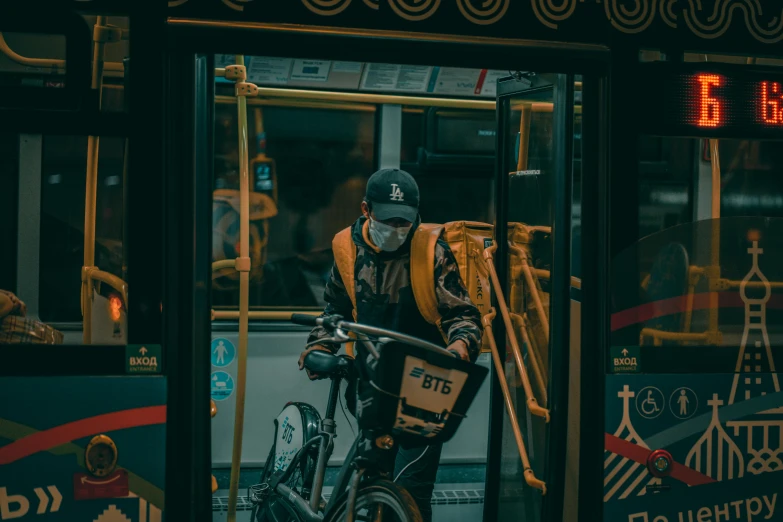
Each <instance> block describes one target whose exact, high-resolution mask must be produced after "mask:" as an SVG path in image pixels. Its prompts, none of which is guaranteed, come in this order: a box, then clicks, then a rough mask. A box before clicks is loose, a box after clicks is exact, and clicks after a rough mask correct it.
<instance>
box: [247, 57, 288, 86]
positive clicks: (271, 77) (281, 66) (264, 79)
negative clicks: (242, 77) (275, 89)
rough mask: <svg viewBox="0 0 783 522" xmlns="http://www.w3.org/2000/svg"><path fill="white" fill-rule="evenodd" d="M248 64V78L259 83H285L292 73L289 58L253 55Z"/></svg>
mask: <svg viewBox="0 0 783 522" xmlns="http://www.w3.org/2000/svg"><path fill="white" fill-rule="evenodd" d="M249 61H250V63H249V64H248V66H247V80H248V81H249V82H251V83H255V84H257V85H264V84H266V85H270V84H273V85H285V84H286V83H288V75H289V74H290V73H291V62H292V61H293V60H291V59H289V58H269V57H267V56H253V57H252V58H250V60H249Z"/></svg>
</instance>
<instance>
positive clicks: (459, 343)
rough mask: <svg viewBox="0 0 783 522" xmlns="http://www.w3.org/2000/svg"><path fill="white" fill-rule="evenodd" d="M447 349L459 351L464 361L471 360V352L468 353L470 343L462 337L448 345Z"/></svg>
mask: <svg viewBox="0 0 783 522" xmlns="http://www.w3.org/2000/svg"><path fill="white" fill-rule="evenodd" d="M446 349H447V350H451V351H453V352H457V353H458V354H459V357H460V359H462V360H463V361H469V360H470V353H468V343H466V342H465V341H463V340H462V339H457V340H456V341H454V342H453V343H451V344H450V345H448V346H447V347H446Z"/></svg>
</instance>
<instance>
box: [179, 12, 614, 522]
mask: <svg viewBox="0 0 783 522" xmlns="http://www.w3.org/2000/svg"><path fill="white" fill-rule="evenodd" d="M168 24H169V26H168V42H169V48H168V51H169V64H170V65H169V67H170V71H169V78H170V81H171V83H172V87H171V88H170V91H171V92H176V91H177V88H175V87H174V85H178V86H180V87H182V88H183V89H184V91H179V93H180V98H181V97H182V93H183V92H185V93H187V95H188V96H191V95H192V94H194V93H195V91H192V89H193V87H192V85H190V86H189V85H188V81H189V78H194V75H195V70H194V67H193V66H192V65H190V64H191V63H192V62H193V60H194V57H195V56H196V53H205V54H207V53H209V54H212V53H230V54H236V53H241V54H246V55H254V54H255V55H263V54H265V53H266V52H268V49H270V48H275V49H279V50H280V53H282V54H281V55H280V56H284V57H292V58H302V57H307V58H311V59H329V60H335V59H337V60H351V61H369V62H380V63H396V61H399V56H403V55H404V56H407V57H408V58H406V63H411V64H420V65H432V64H438V65H441V66H455V67H456V66H461V67H467V66H470V65H474V66H481V67H484V68H496V69H501V70H502V69H504V68H507V67H508V65H509V64H514V66H516V64H524V66H525V67H529V68H530V70H535V71H538V72H550V71H551V72H560V73H563V72H564V73H566V74H568V77H569V78H570V79H571V80H573V74H576V73H581V74H583V75H586V76H584V77H585V78H586V79H588V83H590V85H593V87H590V89H595V88H596V87H594V86H595V85H598V83H597V82H598V81H599V79H601V78H604V77H605V75H606V73H607V70H608V68H607V63H608V61H607V55H606V53H605V50H597V49H596V48H595V47H590V48H585V49H582V50H580V49H579V46H573V47H572V48H561V49H557V50H555V49H551V48H547V45H546V44H545V43H542V46H541V47H536V46H534V45H517V44H513V43H511V44H506V45H504V44H503V43H502V42H499V41H489V40H487V41H486V43H476V42H475V41H472V42H469V43H467V44H466V43H465V42H462V41H461V39H460V37H459V36H454V37H451V36H449V37H448V38H446V37H444V39H443V41H428V40H421V39H419V38H417V36H416V34H415V33H400V34H396V35H395V36H393V37H389V36H388V35H384V37H374V35H373V34H372V31H368V32H367V33H368V34H366V35H363V36H361V37H357V36H356V35H354V34H351V33H350V32H348V31H346V32H345V33H341V32H340V31H337V30H335V31H333V32H330V33H319V32H317V31H316V32H313V31H308V30H307V28H306V27H303V28H302V29H301V31H296V30H291V29H290V28H289V29H287V30H285V31H284V30H280V29H278V28H276V27H275V26H274V25H264V24H258V25H257V26H256V25H253V24H242V25H241V26H239V25H234V24H231V23H228V22H202V21H199V20H188V19H170V20H169V21H168ZM406 51H409V52H406ZM183 63H184V64H188V65H181V64H183ZM178 64H179V65H178ZM571 85H572V87H571V88H570V90H571V92H572V91H573V81H571ZM210 88H211V87H205V89H203V90H200V91H198V93H199V94H198V95H197V98H198V99H201V100H204V101H206V102H207V103H210V104H211V103H213V101H212V99H211V96H212V94H213V91H210V90H209V89H210ZM559 93H560V95H562V96H570V97H571V98H573V96H572V95H569V94H568V93H567V92H566V91H564V90H563V88H562V87H561V90H560V91H559ZM173 96H174V94H172V97H173ZM172 101H174V102H176V100H175V99H173V98H172ZM195 101H196V100H195V99H191V98H188V101H187V104H186V105H185V104H183V103H179V104H178V105H176V104H174V105H173V106H171V107H170V108H169V112H168V116H167V118H169V119H168V120H167V121H168V122H169V124H170V125H174V126H176V124H175V123H174V122H175V121H177V120H180V119H182V118H184V119H185V121H188V122H189V123H188V127H187V128H186V129H182V130H185V131H186V134H181V133H179V134H177V135H178V136H179V138H178V139H179V140H180V141H181V145H180V146H178V147H177V148H176V154H177V155H179V156H180V157H183V158H192V157H195V156H196V155H197V154H199V149H198V148H197V136H195V135H193V134H192V133H191V131H192V130H193V128H194V127H193V126H195V125H197V123H196V118H194V117H193V116H192V115H190V114H187V111H190V112H193V111H196V110H197V103H196V105H193V102H195ZM569 106H570V107H572V106H573V102H572V103H571V104H569ZM568 112H569V114H565V113H562V114H561V113H559V114H558V115H557V117H558V118H561V119H563V120H564V122H563V123H564V124H567V125H571V124H568V123H566V120H567V121H570V122H573V115H572V112H573V111H568ZM591 121H594V120H591ZM594 123H595V124H594V125H593V126H591V127H589V128H597V121H594ZM586 128H587V127H586ZM205 132H206V131H205ZM209 132H211V130H210V131H209ZM169 136H172V138H171V139H172V140H173V139H174V138H173V135H172V134H169ZM571 136H572V133H571V132H567V133H565V134H563V136H562V137H561V138H560V141H561V143H562V146H563V147H565V149H563V154H561V156H562V157H564V158H565V157H570V152H567V151H570V150H571V144H566V143H565V138H566V137H568V138H569V139H570V138H571ZM209 139H210V142H207V143H205V144H204V145H205V146H204V147H202V149H203V150H207V151H209V154H210V156H209V157H210V158H211V154H212V152H211V150H212V143H211V136H210V138H209ZM207 163H209V164H210V165H211V160H208V161H207ZM170 165H171V164H170ZM172 166H173V165H172ZM194 167H195V164H193V163H190V161H189V160H188V161H187V162H183V163H182V164H180V165H179V166H178V167H177V168H182V169H184V171H183V172H180V173H179V174H177V175H176V177H178V178H179V179H184V178H185V177H186V175H187V169H188V168H190V169H191V173H192V169H193V168H194ZM170 168H171V167H170ZM210 168H211V167H210ZM558 168H559V169H560V170H561V171H563V172H565V171H566V170H565V169H567V170H568V171H569V172H570V170H571V161H570V159H569V160H567V161H565V162H564V163H563V164H562V165H561V166H559V167H558ZM597 168H598V167H597V166H596V167H595V169H588V168H585V180H587V179H588V178H590V179H593V178H595V177H597V173H596V172H594V171H596V170H597ZM587 171H590V172H589V174H588V172H587ZM169 176H172V173H171V172H170V173H169ZM209 176H210V179H211V173H210V174H209ZM201 183H203V182H197V183H196V186H192V185H187V188H188V190H195V192H193V193H192V194H193V197H194V198H195V201H197V202H198V203H197V204H196V205H195V206H194V207H193V208H190V209H188V210H187V212H190V211H192V210H197V211H200V212H205V213H206V215H209V213H210V210H209V208H208V201H209V200H208V198H209V197H210V196H209V194H208V188H205V187H204V186H203V185H202V184H201ZM561 186H562V185H561ZM569 187H570V185H569ZM569 187H566V190H567V193H566V192H563V193H562V194H561V198H560V199H559V203H558V207H557V209H558V212H559V214H560V217H559V218H558V221H557V224H558V225H557V226H558V230H560V229H563V230H564V231H565V234H564V235H562V234H559V237H560V239H559V240H558V245H559V246H558V248H559V249H561V251H560V254H559V256H560V258H562V259H566V261H565V268H564V269H563V270H560V266H561V265H560V264H558V265H557V266H558V268H557V271H558V272H560V271H562V272H563V274H564V275H563V276H562V277H563V280H562V281H560V282H559V283H558V286H557V289H558V291H559V292H561V293H563V292H564V295H565V296H566V297H565V299H566V300H567V299H569V297H568V295H569V294H568V292H569V291H570V279H569V275H570V270H568V267H569V265H570V260H568V252H569V250H570V203H571V201H570V193H571V192H570V188H569ZM205 191H206V192H205ZM504 191H505V189H504V188H503V186H502V184H500V183H499V184H498V185H497V187H496V196H497V200H496V203H497V205H498V211H497V212H498V216H499V217H500V216H505V215H506V213H507V207H504V203H503V198H502V197H500V195H501V194H504V193H505V192H504ZM184 210H185V209H183V211H184ZM186 215H189V216H193V214H192V213H188V214H186ZM564 224H565V226H564ZM195 226H196V228H195V229H193V230H192V232H193V233H194V234H193V235H194V236H195V237H196V238H197V239H195V242H196V243H198V242H199V241H205V242H206V241H210V240H211V233H210V228H209V224H208V223H206V222H204V221H203V220H199V222H198V223H196V224H195ZM497 226H498V229H497V231H496V232H497V234H498V237H502V236H501V235H500V234H503V233H504V232H503V230H501V228H502V229H505V228H506V226H505V221H504V220H503V219H499V220H498V221H497ZM590 226H591V225H589V224H587V223H585V227H586V228H589V227H590ZM190 232H191V230H189V231H188V233H190ZM194 248H196V249H198V250H200V251H201V250H203V246H202V247H194ZM503 248H504V251H507V248H506V247H503ZM204 259H205V260H208V256H207V255H205V256H204ZM496 259H497V260H498V268H499V274H505V271H504V269H503V263H505V262H506V261H505V256H504V255H497V257H496ZM187 262H188V263H190V264H192V263H193V258H190V257H188V258H187ZM561 262H562V261H561ZM196 274H198V277H197V278H196V279H197V281H200V280H202V279H201V278H204V277H206V279H203V280H204V281H206V282H207V283H206V284H207V287H208V286H209V283H208V281H209V278H208V274H209V272H208V267H207V266H201V265H199V266H198V267H197V271H194V272H193V275H196ZM584 274H585V278H589V277H592V276H591V275H590V274H591V273H590V272H588V271H585V272H584ZM184 282H185V279H184V278H183V279H182V283H183V284H184ZM202 302H203V301H202ZM194 303H195V302H194ZM191 311H192V312H193V313H194V314H195V315H194V316H193V317H194V319H195V318H198V320H203V323H202V324H203V325H206V328H201V327H199V328H198V329H196V330H195V334H197V337H194V338H193V341H194V343H193V344H192V352H191V353H190V354H189V357H190V358H191V359H192V361H193V362H191V363H190V364H189V365H185V364H184V363H183V365H182V367H181V369H180V371H181V373H180V374H179V375H180V378H181V379H182V380H183V381H187V383H188V387H189V390H190V391H191V392H192V393H191V395H190V397H191V398H190V399H189V400H190V401H191V402H190V403H189V405H188V409H189V410H190V412H192V414H193V415H194V417H192V418H191V419H190V422H192V426H193V427H194V430H193V431H194V432H196V433H194V434H193V435H192V436H191V442H192V444H193V447H194V448H195V447H201V448H204V449H205V451H204V452H202V453H194V454H193V458H194V459H196V460H197V461H198V464H197V465H194V466H191V467H189V470H190V471H193V472H195V471H196V469H195V468H198V467H199V466H202V467H203V469H199V470H198V473H197V474H192V475H190V476H185V477H184V480H185V481H187V482H188V486H187V487H189V488H190V490H191V492H192V494H193V495H194V497H192V498H195V496H197V495H203V496H205V497H206V498H209V486H208V483H209V469H210V466H211V463H210V462H209V451H208V448H209V445H208V444H209V435H208V432H209V419H208V417H206V413H204V414H203V415H204V419H202V420H197V419H196V418H195V417H196V416H197V415H199V414H201V412H202V411H203V412H206V411H208V404H209V354H208V353H207V350H208V349H209V348H208V347H209V335H210V332H209V324H210V323H209V318H208V311H209V307H208V306H206V305H204V306H203V308H201V309H198V310H197V309H192V310H191ZM205 313H206V314H207V315H205ZM556 319H557V322H556V323H555V324H558V325H560V324H563V321H565V323H564V324H565V327H559V328H558V330H559V333H558V334H557V335H556V336H555V339H556V340H557V342H558V343H561V344H562V343H563V342H565V343H566V350H567V348H568V347H567V343H568V334H567V331H568V311H566V312H565V313H563V312H562V311H558V312H557V315H556ZM500 328H501V330H498V333H497V335H498V336H500V335H504V334H503V330H502V326H501V327H500ZM561 362H562V364H561V365H558V367H559V370H558V372H562V371H563V369H565V371H566V374H565V376H564V377H561V376H558V377H557V380H556V381H555V382H561V383H566V385H567V382H568V380H567V360H565V361H562V360H561ZM558 375H560V374H558ZM182 386H185V384H184V383H183V384H182ZM497 387H498V386H497V384H495V385H494V386H493V388H492V391H491V397H492V399H491V407H490V426H489V439H490V440H489V447H490V449H489V454H488V460H487V471H486V487H485V492H486V493H485V508H484V520H485V521H495V520H497V517H498V502H499V482H500V481H499V479H500V457H501V455H500V444H499V440H500V430H501V429H502V423H503V415H504V411H503V403H502V396H501V395H500V391H499V389H496V388H497ZM561 387H562V386H561ZM554 391H555V393H556V394H559V395H562V394H561V390H554ZM566 391H567V388H566ZM560 404H561V407H562V404H563V403H562V402H561V403H560ZM565 422H566V418H565V417H563V419H562V420H561V421H559V422H558V424H556V425H555V426H553V431H554V432H555V433H556V434H557V433H560V432H562V433H561V434H559V435H557V441H556V447H561V446H564V444H565V432H564V431H563V430H564V429H565V427H566V426H565V424H563V423H565ZM561 424H562V427H561ZM202 430H203V431H205V432H206V434H204V433H202V434H198V433H197V432H200V431H202ZM548 458H549V460H550V461H551V466H548V467H551V469H552V470H560V469H561V468H562V467H563V465H564V455H563V456H561V455H559V454H556V453H555V454H552V455H551V456H549V457H548ZM552 474H553V478H552V479H551V480H553V483H558V484H560V489H561V493H560V494H559V495H558V494H557V493H555V492H554V491H553V493H552V494H551V496H550V495H549V494H548V495H547V497H549V498H550V499H551V501H548V503H547V506H546V508H545V516H547V517H550V518H548V519H547V520H552V521H555V520H556V518H555V517H556V513H557V512H560V511H562V505H561V504H562V502H557V501H556V497H557V496H559V497H561V498H562V483H561V482H562V480H561V479H556V478H554V476H555V475H558V476H560V477H562V475H563V474H562V472H557V471H553V472H552ZM191 477H192V478H191ZM181 487H183V488H184V487H186V486H185V485H181ZM197 502H198V503H199V505H198V509H196V510H195V511H194V512H193V513H192V514H193V517H191V518H190V519H191V520H210V519H211V512H210V513H209V515H207V514H206V512H205V510H206V509H207V506H206V503H202V501H201V500H198V501H197ZM558 506H559V507H558ZM196 513H198V515H199V517H196ZM201 517H203V518H201ZM585 520H588V519H585Z"/></svg>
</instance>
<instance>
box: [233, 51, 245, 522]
mask: <svg viewBox="0 0 783 522" xmlns="http://www.w3.org/2000/svg"><path fill="white" fill-rule="evenodd" d="M236 64H237V65H242V66H244V65H245V58H244V56H243V55H237V57H236ZM243 81H244V79H243ZM237 94H238V99H237V112H238V114H237V115H238V122H239V245H240V246H239V256H240V259H239V260H238V262H237V270H239V350H238V354H237V356H238V357H237V359H238V361H237V388H236V396H237V399H236V413H235V416H234V447H233V455H232V457H231V483H230V485H229V491H228V522H236V516H237V493H238V491H239V468H240V464H241V461H242V432H243V429H244V421H245V377H246V375H247V329H248V294H249V289H248V284H249V279H248V278H249V276H250V193H249V191H250V182H249V176H248V153H247V148H248V145H247V99H246V98H245V96H244V95H243V94H239V93H237Z"/></svg>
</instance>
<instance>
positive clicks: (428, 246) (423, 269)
mask: <svg viewBox="0 0 783 522" xmlns="http://www.w3.org/2000/svg"><path fill="white" fill-rule="evenodd" d="M351 233H352V232H351V227H348V228H346V229H343V230H342V231H340V232H339V233H338V234H337V235H336V236H335V237H334V240H333V241H332V250H333V253H334V259H335V264H336V265H337V269H338V271H339V272H340V277H341V278H342V280H343V284H344V285H345V289H346V291H347V293H348V296H349V297H350V299H351V303H352V304H353V318H354V320H356V292H355V288H354V286H355V285H354V266H355V262H356V245H355V244H354V242H353V238H352V237H351ZM547 233H548V229H547V228H546V227H531V226H528V225H526V224H524V223H509V224H508V239H509V247H510V256H509V265H510V267H509V269H510V273H509V275H510V284H509V292H508V300H509V302H508V308H509V312H510V315H511V319H512V322H513V326H514V333H515V335H516V337H517V338H518V339H522V340H523V342H524V343H525V344H527V345H528V346H529V348H530V352H531V354H532V358H533V360H531V364H532V366H533V368H532V369H533V374H534V381H535V382H536V385H537V387H538V389H539V391H540V393H541V395H542V397H543V400H542V404H546V377H545V375H546V360H547V357H548V343H549V339H548V337H549V332H548V331H547V330H548V315H549V295H548V294H547V293H545V292H543V290H542V288H541V284H540V282H539V279H538V272H539V271H538V270H536V269H535V268H534V267H533V265H534V260H533V254H532V251H531V243H532V241H533V238H534V237H535V236H536V235H539V234H547ZM493 236H494V226H493V225H490V224H487V223H479V222H475V221H452V222H449V223H444V224H434V223H426V224H421V225H419V227H418V228H417V229H416V232H415V233H414V235H413V239H412V240H411V261H410V270H411V286H412V289H413V296H414V298H415V299H416V305H417V306H418V308H419V312H420V313H421V315H422V316H423V317H424V318H425V319H426V320H427V322H429V323H430V324H434V325H437V326H438V329H439V330H440V331H441V335H443V337H444V340H446V335H445V332H443V330H442V329H441V328H440V320H441V316H440V314H439V313H438V300H437V296H436V294H435V285H434V279H435V243H436V242H437V241H438V239H439V238H442V239H444V240H445V241H446V242H447V243H448V245H449V247H450V248H451V251H452V253H453V254H454V257H455V259H456V260H457V265H458V266H459V271H460V276H461V277H462V281H463V282H464V283H465V286H466V287H467V289H468V294H469V295H470V299H471V301H473V303H474V304H475V305H476V307H477V308H478V309H479V312H480V313H481V315H482V316H484V315H485V314H486V313H488V312H489V310H490V308H491V307H492V291H491V281H490V277H489V273H488V271H487V269H486V265H485V264H484V263H485V262H484V260H483V259H482V257H483V253H484V250H486V249H487V248H488V247H490V246H491V245H492V241H493ZM481 350H482V351H490V347H489V339H488V337H487V336H486V335H485V336H484V338H483V340H482V346H481ZM346 351H347V352H348V354H349V355H353V346H352V345H350V344H349V345H347V346H346ZM513 384H514V385H516V386H520V385H521V381H520V380H519V379H517V380H516V382H514V383H513Z"/></svg>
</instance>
